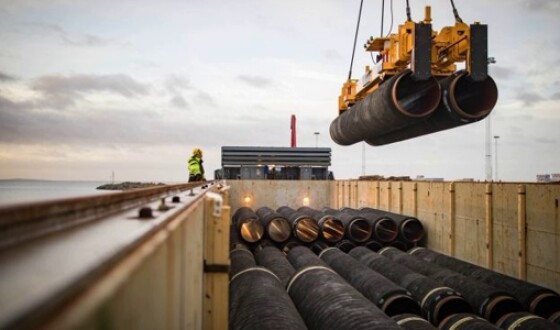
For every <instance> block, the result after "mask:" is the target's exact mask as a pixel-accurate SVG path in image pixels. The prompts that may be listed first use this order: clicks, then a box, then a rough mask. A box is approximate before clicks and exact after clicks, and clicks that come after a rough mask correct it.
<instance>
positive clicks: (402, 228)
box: [360, 207, 426, 243]
mask: <svg viewBox="0 0 560 330" xmlns="http://www.w3.org/2000/svg"><path fill="white" fill-rule="evenodd" d="M360 211H361V212H362V213H364V214H367V213H373V214H377V215H378V216H386V217H388V218H391V219H393V220H394V221H395V222H396V223H397V227H398V229H399V238H400V239H401V240H402V241H404V242H407V243H416V242H419V241H421V240H422V239H423V238H424V235H425V234H426V232H425V230H424V226H423V225H422V222H420V220H418V219H417V218H415V217H412V216H408V215H404V214H398V213H393V212H388V211H382V210H377V209H372V208H369V207H364V208H361V209H360Z"/></svg>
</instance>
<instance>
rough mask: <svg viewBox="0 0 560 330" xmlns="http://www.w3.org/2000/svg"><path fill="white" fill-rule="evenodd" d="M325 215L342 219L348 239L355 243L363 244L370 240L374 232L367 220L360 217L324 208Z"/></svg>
mask: <svg viewBox="0 0 560 330" xmlns="http://www.w3.org/2000/svg"><path fill="white" fill-rule="evenodd" d="M322 211H323V212H324V213H327V214H330V215H333V216H335V217H337V218H338V219H340V221H342V223H343V224H344V227H345V228H346V237H347V238H348V239H349V240H351V241H352V242H355V243H363V242H366V241H367V240H369V239H370V237H371V234H372V231H371V226H370V224H369V222H368V221H367V219H365V218H364V217H362V216H359V215H352V214H349V213H346V212H342V211H339V210H335V209H331V208H329V207H324V208H323V209H322Z"/></svg>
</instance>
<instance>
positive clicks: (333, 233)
mask: <svg viewBox="0 0 560 330" xmlns="http://www.w3.org/2000/svg"><path fill="white" fill-rule="evenodd" d="M298 211H299V212H302V213H304V214H307V215H309V216H311V217H312V218H313V219H315V221H317V224H318V225H319V227H320V228H321V237H322V238H323V239H324V240H325V241H327V242H330V243H336V242H339V241H340V240H341V239H342V238H343V237H344V230H345V229H344V224H343V223H342V221H340V219H337V218H336V217H335V216H333V215H330V214H325V213H323V212H321V211H319V210H315V209H313V208H310V207H307V206H302V207H300V208H299V209H298Z"/></svg>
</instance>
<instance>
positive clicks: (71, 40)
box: [31, 22, 124, 47]
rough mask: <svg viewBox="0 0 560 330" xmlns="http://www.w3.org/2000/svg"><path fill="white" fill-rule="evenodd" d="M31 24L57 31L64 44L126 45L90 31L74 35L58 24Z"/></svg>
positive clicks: (90, 45) (89, 45)
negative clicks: (89, 32)
mask: <svg viewBox="0 0 560 330" xmlns="http://www.w3.org/2000/svg"><path fill="white" fill-rule="evenodd" d="M31 25H33V26H36V27H38V28H40V29H44V30H47V31H50V32H53V33H55V34H56V35H58V36H59V37H60V39H61V40H62V41H63V42H64V44H66V45H70V46H80V47H82V46H85V47H102V46H109V45H124V43H122V42H119V41H117V40H114V39H109V38H103V37H100V36H96V35H93V34H88V33H86V34H79V35H74V36H73V35H71V34H70V33H69V32H68V31H67V30H65V29H64V28H62V27H61V26H60V25H58V24H52V23H44V22H34V23H31Z"/></svg>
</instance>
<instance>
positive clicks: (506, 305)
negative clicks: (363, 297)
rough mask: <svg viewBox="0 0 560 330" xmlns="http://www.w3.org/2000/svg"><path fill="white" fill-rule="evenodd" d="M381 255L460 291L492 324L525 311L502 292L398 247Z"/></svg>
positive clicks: (514, 300)
mask: <svg viewBox="0 0 560 330" xmlns="http://www.w3.org/2000/svg"><path fill="white" fill-rule="evenodd" d="M379 254H381V255H383V256H386V257H388V258H389V259H391V260H393V261H395V262H398V263H400V264H403V265H405V266H406V267H408V268H410V269H412V270H414V271H417V272H419V273H421V274H423V275H426V276H429V277H432V278H434V279H435V280H438V281H441V282H442V283H444V284H445V285H447V286H449V287H451V288H453V289H455V290H457V291H458V292H460V293H461V294H462V295H463V296H464V297H465V300H467V301H468V302H469V303H470V304H471V306H472V307H473V308H474V309H475V310H476V312H477V313H478V314H479V315H480V316H482V317H484V318H485V319H487V320H489V321H490V322H492V323H495V322H496V321H498V319H499V318H501V317H502V316H504V315H506V314H508V313H514V312H520V311H522V310H523V306H521V304H520V303H519V302H518V301H517V300H516V299H515V298H513V297H512V296H511V295H509V294H508V293H507V292H505V291H502V290H501V289H497V288H495V287H493V286H490V285H487V284H485V283H483V282H480V281H477V280H475V279H472V278H470V277H467V276H464V275H462V274H459V273H457V272H454V271H452V270H449V269H447V268H443V267H441V266H438V265H436V264H433V263H430V262H427V261H425V260H423V259H421V258H417V257H414V256H412V255H410V254H407V253H405V252H403V251H400V250H398V249H396V248H393V247H385V248H383V249H382V250H381V251H379Z"/></svg>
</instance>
